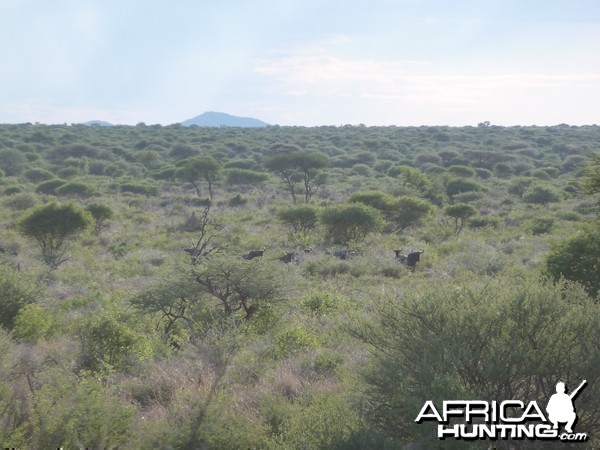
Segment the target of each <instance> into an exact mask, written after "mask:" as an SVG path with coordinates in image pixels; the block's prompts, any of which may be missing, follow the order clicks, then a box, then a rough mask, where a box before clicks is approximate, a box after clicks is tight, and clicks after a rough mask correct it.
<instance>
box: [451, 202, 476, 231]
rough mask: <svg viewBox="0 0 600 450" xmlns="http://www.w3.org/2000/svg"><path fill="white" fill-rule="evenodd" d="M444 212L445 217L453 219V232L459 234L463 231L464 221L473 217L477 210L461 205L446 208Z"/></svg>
mask: <svg viewBox="0 0 600 450" xmlns="http://www.w3.org/2000/svg"><path fill="white" fill-rule="evenodd" d="M444 212H445V213H446V215H447V216H450V217H452V218H453V219H454V226H455V227H454V232H455V233H456V234H459V233H460V232H461V231H462V229H463V226H464V224H465V220H467V219H468V218H469V217H471V216H473V215H475V214H476V213H477V210H476V209H475V208H474V207H473V206H471V205H466V204H464V203H463V204H459V205H450V206H446V209H444Z"/></svg>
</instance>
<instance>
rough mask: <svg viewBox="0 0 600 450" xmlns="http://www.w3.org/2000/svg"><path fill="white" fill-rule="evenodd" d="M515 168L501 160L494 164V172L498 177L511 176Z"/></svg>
mask: <svg viewBox="0 0 600 450" xmlns="http://www.w3.org/2000/svg"><path fill="white" fill-rule="evenodd" d="M514 172H515V169H514V168H513V166H511V165H510V164H507V163H503V162H500V163H498V164H496V165H495V166H494V173H495V174H496V176H497V177H498V178H509V177H510V176H511V175H512V174H513V173H514Z"/></svg>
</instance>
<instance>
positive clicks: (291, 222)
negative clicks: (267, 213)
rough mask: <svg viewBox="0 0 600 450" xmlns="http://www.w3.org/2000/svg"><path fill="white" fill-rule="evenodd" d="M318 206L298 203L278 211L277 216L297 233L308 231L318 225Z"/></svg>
mask: <svg viewBox="0 0 600 450" xmlns="http://www.w3.org/2000/svg"><path fill="white" fill-rule="evenodd" d="M318 212H319V210H318V208H317V207H315V206H312V205H298V206H291V207H288V208H284V209H280V210H278V211H277V218H278V219H279V220H280V221H281V222H282V223H283V224H285V225H286V226H288V227H290V229H291V230H293V231H294V232H296V233H304V234H306V233H308V232H310V231H312V230H313V229H314V228H315V227H316V226H317V221H318Z"/></svg>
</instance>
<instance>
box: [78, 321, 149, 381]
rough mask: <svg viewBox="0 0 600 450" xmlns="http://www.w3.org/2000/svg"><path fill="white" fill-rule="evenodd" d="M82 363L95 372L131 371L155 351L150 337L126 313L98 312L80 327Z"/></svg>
mask: <svg viewBox="0 0 600 450" xmlns="http://www.w3.org/2000/svg"><path fill="white" fill-rule="evenodd" d="M79 339H80V344H81V352H80V355H79V365H80V367H81V368H82V369H86V370H91V371H94V372H105V371H107V372H110V371H111V370H118V371H122V372H128V371H132V370H134V369H135V366H136V364H138V363H140V362H141V361H144V360H145V359H146V358H148V357H149V356H150V355H151V352H152V350H151V347H150V344H149V342H148V339H147V338H146V337H145V336H144V335H143V334H141V333H139V332H138V331H136V330H135V329H134V328H132V327H131V326H129V325H128V324H127V323H125V321H124V320H123V318H122V317H116V316H114V315H112V314H94V315H92V316H90V317H89V318H87V319H85V320H84V321H83V323H82V324H81V326H80V329H79Z"/></svg>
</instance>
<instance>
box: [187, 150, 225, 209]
mask: <svg viewBox="0 0 600 450" xmlns="http://www.w3.org/2000/svg"><path fill="white" fill-rule="evenodd" d="M222 169H223V168H222V166H221V164H220V163H219V162H218V161H217V160H216V159H214V158H213V157H210V156H199V157H195V158H192V159H187V160H185V161H183V163H182V165H181V167H180V168H179V170H178V171H177V173H176V175H177V177H178V178H180V179H181V180H183V181H186V182H188V183H190V184H191V185H192V186H194V189H195V190H196V193H197V194H198V197H200V182H202V181H205V182H206V184H207V187H208V193H209V195H210V198H211V199H212V198H213V197H214V196H215V190H214V189H215V183H216V182H217V181H218V180H219V179H220V178H221V172H222Z"/></svg>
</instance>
